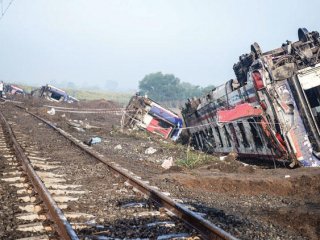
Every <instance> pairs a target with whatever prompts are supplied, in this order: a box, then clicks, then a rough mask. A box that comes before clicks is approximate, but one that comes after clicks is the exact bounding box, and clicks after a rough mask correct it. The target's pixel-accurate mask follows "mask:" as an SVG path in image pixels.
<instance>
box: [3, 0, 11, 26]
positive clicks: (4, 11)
mask: <svg viewBox="0 0 320 240" xmlns="http://www.w3.org/2000/svg"><path fill="white" fill-rule="evenodd" d="M13 1H14V0H11V1H10V2H9V4H8V6H7V7H6V8H5V9H3V0H1V16H0V21H1V20H2V18H3V16H4V15H5V14H6V12H7V11H8V9H9V7H10V6H11V4H12V3H13Z"/></svg>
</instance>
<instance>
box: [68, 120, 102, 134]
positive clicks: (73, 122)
mask: <svg viewBox="0 0 320 240" xmlns="http://www.w3.org/2000/svg"><path fill="white" fill-rule="evenodd" d="M68 124H69V125H70V126H71V127H73V128H75V129H77V130H79V129H80V128H81V129H82V130H81V131H82V132H83V131H85V129H100V127H96V126H92V125H90V124H89V123H85V122H83V121H81V120H69V121H68Z"/></svg>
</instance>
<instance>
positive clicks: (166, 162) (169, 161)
mask: <svg viewBox="0 0 320 240" xmlns="http://www.w3.org/2000/svg"><path fill="white" fill-rule="evenodd" d="M172 165H173V157H169V158H167V159H165V160H164V161H163V163H162V164H161V167H163V168H164V169H169V168H171V167H172Z"/></svg>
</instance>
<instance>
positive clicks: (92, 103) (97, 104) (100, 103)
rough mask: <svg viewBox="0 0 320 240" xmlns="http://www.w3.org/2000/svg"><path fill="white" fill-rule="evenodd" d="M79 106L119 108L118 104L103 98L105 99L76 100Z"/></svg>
mask: <svg viewBox="0 0 320 240" xmlns="http://www.w3.org/2000/svg"><path fill="white" fill-rule="evenodd" d="M78 105H79V107H81V108H96V109H98V108H101V109H114V108H119V107H120V104H118V103H116V102H113V101H109V100H105V99H98V100H90V101H89V100H87V101H83V100H82V101H80V102H78Z"/></svg>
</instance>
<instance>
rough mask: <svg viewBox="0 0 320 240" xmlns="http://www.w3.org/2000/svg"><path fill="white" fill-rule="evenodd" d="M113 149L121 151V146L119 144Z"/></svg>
mask: <svg viewBox="0 0 320 240" xmlns="http://www.w3.org/2000/svg"><path fill="white" fill-rule="evenodd" d="M114 149H116V150H121V149H122V146H121V145H120V144H119V145H117V146H115V147H114Z"/></svg>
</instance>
